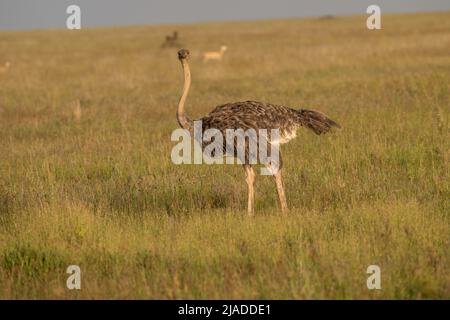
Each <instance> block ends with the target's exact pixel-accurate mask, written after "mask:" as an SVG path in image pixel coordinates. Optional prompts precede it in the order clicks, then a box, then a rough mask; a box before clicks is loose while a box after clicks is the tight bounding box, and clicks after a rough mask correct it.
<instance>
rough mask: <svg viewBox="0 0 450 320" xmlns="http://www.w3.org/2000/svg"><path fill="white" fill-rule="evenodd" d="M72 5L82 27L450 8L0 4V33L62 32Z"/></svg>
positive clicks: (317, 0)
mask: <svg viewBox="0 0 450 320" xmlns="http://www.w3.org/2000/svg"><path fill="white" fill-rule="evenodd" d="M71 4H76V5H79V6H80V7H81V25H82V27H95V26H116V25H130V24H160V23H187V22H200V21H215V20H248V19H266V18H285V17H305V16H320V15H325V14H332V15H348V14H365V11H366V8H367V7H368V6H369V5H370V4H377V5H379V6H380V7H381V12H382V13H383V12H386V13H387V12H418V11H448V10H450V0H0V30H17V29H36V28H39V29H40V28H65V21H66V18H67V16H68V15H67V14H66V8H67V7H68V6H69V5H71Z"/></svg>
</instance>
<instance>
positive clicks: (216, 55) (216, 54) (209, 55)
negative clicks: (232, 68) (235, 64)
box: [203, 46, 227, 62]
mask: <svg viewBox="0 0 450 320" xmlns="http://www.w3.org/2000/svg"><path fill="white" fill-rule="evenodd" d="M225 51H227V46H221V47H220V50H219V51H209V52H205V53H203V62H207V61H209V60H217V61H220V60H222V58H223V55H224V54H225Z"/></svg>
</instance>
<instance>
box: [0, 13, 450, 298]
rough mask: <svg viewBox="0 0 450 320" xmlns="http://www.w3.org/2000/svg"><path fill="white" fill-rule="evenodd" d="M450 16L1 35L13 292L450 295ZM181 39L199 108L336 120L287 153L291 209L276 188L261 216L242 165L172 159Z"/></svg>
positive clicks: (259, 194)
mask: <svg viewBox="0 0 450 320" xmlns="http://www.w3.org/2000/svg"><path fill="white" fill-rule="evenodd" d="M449 18H450V13H440V14H437V13H435V14H413V15H383V30H381V31H369V30H367V29H366V28H365V17H364V16H354V17H343V18H340V17H339V18H335V19H328V20H323V19H304V20H284V21H258V22H239V23H209V24H198V25H185V26H153V27H146V26H143V27H139V26H138V27H127V28H117V29H111V28H110V29H92V30H89V29H87V30H81V31H69V30H64V31H51V30H50V31H34V32H11V33H0V52H1V53H0V63H2V62H3V61H6V60H10V61H11V62H12V66H11V69H10V70H9V72H8V73H7V74H0V141H1V143H0V298H25V299H35V298H45V299H48V298H63V299H66V298H234V299H239V298H247V299H254V298H273V299H292V298H293V299H305V298H306V299H311V298H331V299H336V298H339V299H363V298H368V299H379V298H381V299H387V298H395V299H409V298H413V299H422V298H424V299H428V298H441V299H444V298H446V299H448V298H450V267H449V266H450V254H449V251H448V248H449V245H450V237H449V235H450V165H449V164H450V134H449V133H450V129H449V128H450V125H449V118H450V107H449V106H450V93H449V92H450V90H449V89H450V87H449V83H450V55H449V52H448V48H449V47H450V19H449ZM174 29H177V30H178V31H179V32H180V36H181V38H182V41H183V43H184V44H185V46H186V47H187V48H189V49H190V50H191V53H192V54H193V58H192V61H191V68H192V76H193V86H192V92H191V95H190V97H189V98H188V104H187V110H188V113H189V114H190V115H191V116H192V117H194V118H195V117H200V116H202V115H204V114H205V113H207V112H208V111H209V110H211V109H212V108H213V107H214V106H216V105H219V104H222V103H225V102H232V101H239V100H246V99H256V100H261V101H268V102H272V103H277V104H284V105H290V106H293V107H297V108H299V107H307V108H311V109H318V110H320V111H323V112H325V113H326V114H328V115H329V116H330V117H331V118H333V119H335V120H336V121H338V122H339V123H340V124H341V125H342V126H343V129H342V130H339V131H337V132H335V133H333V134H330V135H327V136H320V137H318V136H315V135H314V134H313V133H311V132H308V131H306V130H300V131H299V136H298V138H297V139H295V140H293V141H291V142H290V143H289V144H288V145H286V146H283V148H282V149H283V156H284V159H283V160H284V177H285V188H286V193H287V198H288V203H289V205H290V207H291V211H290V212H289V214H288V215H286V216H282V215H280V214H279V211H278V208H277V202H276V192H275V186H274V183H273V181H272V179H271V178H270V177H264V176H257V180H256V214H255V216H254V217H253V218H248V217H246V215H245V209H246V201H247V200H246V184H245V179H244V171H243V170H242V168H241V167H240V166H230V165H223V166H218V165H215V166H207V165H203V166H194V165H184V166H176V165H174V164H172V162H171V160H170V152H171V148H172V147H173V146H174V145H175V143H173V142H171V141H170V134H171V132H172V131H173V130H174V129H175V128H177V122H176V119H175V111H176V105H177V102H178V97H179V94H180V92H181V86H182V72H181V68H180V65H179V62H178V61H177V58H176V50H175V49H173V50H172V49H165V50H161V49H160V48H159V46H160V44H161V41H162V39H164V36H165V34H169V33H171V31H172V30H174ZM222 44H226V45H227V46H228V48H229V50H228V51H227V53H226V55H225V59H224V61H223V62H222V63H209V64H203V63H202V62H201V59H200V53H201V52H202V51H203V50H214V49H216V48H219V47H220V45H222ZM76 100H80V105H81V117H80V119H79V120H78V121H77V120H76V119H75V117H74V115H73V110H74V101H76ZM70 264H77V265H79V266H80V267H81V270H82V289H81V290H80V291H76V290H74V291H69V290H68V289H67V288H66V279H67V277H68V275H67V274H66V273H65V270H66V268H67V266H68V265H70ZM372 264H376V265H379V266H380V268H381V278H382V281H381V285H382V289H381V290H368V289H367V287H366V280H367V277H368V275H367V274H366V269H367V267H368V266H369V265H372Z"/></svg>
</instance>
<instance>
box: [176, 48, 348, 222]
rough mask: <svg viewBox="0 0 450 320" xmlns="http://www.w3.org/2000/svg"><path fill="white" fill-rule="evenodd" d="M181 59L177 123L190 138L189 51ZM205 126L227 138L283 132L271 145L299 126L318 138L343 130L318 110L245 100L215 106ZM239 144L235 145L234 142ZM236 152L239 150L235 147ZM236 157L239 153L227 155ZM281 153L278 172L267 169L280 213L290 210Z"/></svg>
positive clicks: (249, 173) (250, 181) (249, 177)
mask: <svg viewBox="0 0 450 320" xmlns="http://www.w3.org/2000/svg"><path fill="white" fill-rule="evenodd" d="M178 59H179V60H180V62H181V66H182V68H183V73H184V86H183V91H182V95H181V98H180V101H179V104H178V110H177V120H178V124H179V125H180V127H181V128H183V129H185V130H187V131H189V133H190V136H191V138H192V137H194V121H193V120H191V119H190V118H189V117H188V115H187V114H186V112H185V102H186V98H187V96H188V93H189V89H190V86H191V73H190V68H189V63H188V60H189V50H186V49H181V50H180V51H178ZM199 121H201V123H202V128H201V130H202V132H205V131H206V130H208V129H215V130H218V131H220V132H221V133H222V135H223V136H224V137H225V136H226V130H227V129H235V130H237V129H242V130H244V131H246V130H248V129H253V130H255V131H256V132H258V131H259V129H265V130H269V131H270V130H271V129H276V130H278V131H279V132H280V137H279V141H271V140H270V139H271V138H267V137H266V138H267V139H269V141H268V143H286V142H288V141H289V140H291V139H293V138H294V137H295V136H296V131H297V129H298V128H299V127H302V126H304V127H307V128H308V129H311V130H312V131H314V133H316V134H317V135H320V134H323V133H327V132H328V131H330V129H331V128H332V127H337V128H340V126H339V124H337V123H336V122H335V121H333V120H331V119H330V118H328V117H327V116H326V115H324V114H323V113H321V112H319V111H314V110H308V109H298V110H296V109H293V108H290V107H285V106H281V105H275V104H269V103H263V102H257V101H244V102H234V103H227V104H224V105H221V106H218V107H216V108H215V109H214V110H212V111H211V112H210V113H209V114H207V115H206V116H204V117H202V118H201V119H199ZM234 143H236V142H234ZM226 149H227V148H226V143H224V146H223V150H224V151H225V152H226ZM245 149H246V155H247V153H248V143H246V145H245ZM234 150H236V148H234ZM228 155H229V156H233V157H235V156H236V154H228ZM248 159H249V158H248V157H247V156H246V157H245V159H244V162H243V166H244V169H245V174H246V182H247V186H248V202H247V212H248V214H249V215H252V214H253V212H254V198H255V192H254V182H255V172H254V170H253V167H252V164H251V163H250V162H249V161H248ZM281 163H282V161H281V154H280V155H279V165H278V168H276V170H273V168H271V167H270V166H267V165H266V164H264V165H266V167H267V168H268V169H269V171H270V172H272V174H273V177H274V178H275V184H276V188H277V193H278V200H279V203H280V207H281V211H282V212H286V211H287V210H288V206H287V201H286V196H285V193H284V188H283V181H282V177H281Z"/></svg>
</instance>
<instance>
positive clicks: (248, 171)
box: [244, 164, 255, 216]
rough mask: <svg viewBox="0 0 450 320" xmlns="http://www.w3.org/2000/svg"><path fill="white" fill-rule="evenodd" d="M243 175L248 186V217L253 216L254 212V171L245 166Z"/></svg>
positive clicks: (250, 167)
mask: <svg viewBox="0 0 450 320" xmlns="http://www.w3.org/2000/svg"><path fill="white" fill-rule="evenodd" d="M244 169H245V175H246V179H245V180H246V181H247V186H248V203H247V213H248V215H250V216H251V215H253V212H254V209H255V208H254V204H255V189H254V184H255V171H254V170H253V168H252V166H251V165H248V164H245V165H244Z"/></svg>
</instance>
